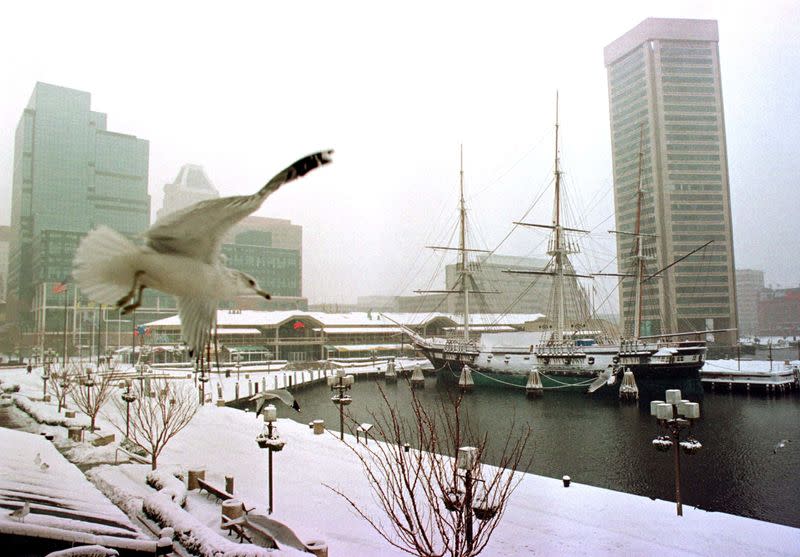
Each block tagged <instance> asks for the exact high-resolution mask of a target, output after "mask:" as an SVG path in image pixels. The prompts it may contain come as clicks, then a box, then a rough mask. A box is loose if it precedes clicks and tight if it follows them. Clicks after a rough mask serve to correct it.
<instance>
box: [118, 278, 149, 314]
mask: <svg viewBox="0 0 800 557" xmlns="http://www.w3.org/2000/svg"><path fill="white" fill-rule="evenodd" d="M142 275H144V271H136V274H135V275H133V288H131V291H130V292H128V294H127V295H126V296H125V297H124V298H122V299H121V300H119V301H118V302H117V307H120V306H122V310H121V312H122V315H127V314H129V313H130V312H132V311H133V310H135V309H136V308H138V307H139V306H141V305H142V292H143V291H144V289H145V286H144V285H143V284H139V279H140V278H141V277H142ZM125 302H130V303H129V304H125Z"/></svg>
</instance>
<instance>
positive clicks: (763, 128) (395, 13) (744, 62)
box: [0, 0, 800, 303]
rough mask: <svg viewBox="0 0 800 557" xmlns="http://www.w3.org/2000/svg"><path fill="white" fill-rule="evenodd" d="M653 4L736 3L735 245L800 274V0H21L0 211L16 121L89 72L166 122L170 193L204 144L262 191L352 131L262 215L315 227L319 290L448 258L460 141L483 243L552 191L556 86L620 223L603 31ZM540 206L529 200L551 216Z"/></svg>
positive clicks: (725, 58) (128, 103)
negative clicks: (436, 251)
mask: <svg viewBox="0 0 800 557" xmlns="http://www.w3.org/2000/svg"><path fill="white" fill-rule="evenodd" d="M123 6H124V7H123ZM647 17H683V18H700V19H716V20H718V22H719V31H720V45H719V47H720V57H721V64H722V82H723V83H722V85H723V96H724V103H725V121H726V130H727V139H728V157H729V171H730V188H731V198H732V211H733V221H734V222H733V224H734V244H735V257H736V265H737V267H739V268H756V269H763V270H764V271H765V272H766V280H767V283H768V284H773V285H777V284H780V285H783V286H798V285H800V247H798V241H799V239H800V157H799V156H798V148H800V6H798V3H797V2H796V1H793V0H786V1H770V0H762V1H759V2H735V1H719V2H713V1H697V0H695V1H675V0H672V1H670V2H663V1H662V2H648V1H643V0H637V1H624V2H574V1H559V2H552V3H547V4H545V3H541V2H501V1H494V2H482V3H473V2H435V1H433V0H429V1H426V2H411V1H404V2H394V3H389V2H303V1H296V2H283V3H278V2H224V3H223V2H217V3H212V4H209V3H203V2H190V3H189V2H187V3H181V2H147V1H143V2H136V3H129V2H128V3H117V2H80V3H75V2H53V3H50V2H36V1H29V2H14V3H13V4H12V3H8V2H7V3H4V4H3V7H2V8H0V58H2V60H3V64H2V68H3V70H2V72H0V75H2V77H0V79H2V80H3V84H2V87H0V122H1V125H0V199H2V202H0V223H4V224H5V223H8V222H9V219H10V203H11V179H12V153H13V143H14V130H15V128H16V126H17V122H18V121H19V118H20V115H21V112H22V110H23V108H24V107H25V105H26V103H27V102H28V99H29V97H30V94H31V92H32V90H33V87H34V84H35V82H36V81H44V82H49V83H53V84H57V85H63V86H67V87H72V88H75V89H80V90H84V91H89V92H90V93H91V94H92V109H93V110H96V111H100V112H105V113H107V114H108V129H109V130H111V131H115V132H120V133H128V134H133V135H136V136H138V137H140V138H144V139H147V140H149V142H150V177H149V184H150V194H151V195H152V199H153V213H155V209H157V208H159V207H160V206H161V202H162V197H163V186H164V184H165V183H167V182H170V181H172V180H173V179H174V177H175V176H176V174H177V172H178V169H179V168H180V167H181V165H183V164H186V163H196V164H201V165H203V166H204V167H205V169H206V172H207V173H208V175H209V177H210V178H211V180H212V181H213V182H214V184H215V185H216V187H217V188H218V189H219V190H220V192H221V193H222V194H223V195H231V194H243V193H251V192H254V191H256V190H257V189H258V188H259V187H260V186H261V185H262V183H263V182H264V181H265V180H266V179H268V178H269V177H270V176H272V174H274V173H275V172H276V171H277V170H279V169H280V168H282V167H284V166H285V165H286V164H288V163H290V162H292V161H293V160H295V159H296V158H298V157H299V156H301V155H304V154H306V153H308V152H311V151H315V150H318V149H324V148H334V149H335V150H336V155H335V162H334V164H333V165H330V166H328V167H326V168H324V169H322V170H319V171H317V172H315V173H314V174H313V175H312V176H310V177H308V178H306V179H304V180H302V181H299V182H296V183H293V184H291V185H289V186H287V187H286V188H285V189H282V190H281V191H279V192H278V193H277V194H275V195H274V196H273V197H271V198H270V199H269V200H268V201H267V202H266V203H265V205H264V207H262V209H261V210H260V211H259V213H258V214H259V215H263V216H270V217H277V218H287V219H290V220H291V221H292V222H294V223H296V224H300V225H302V226H303V236H304V255H303V294H304V295H305V296H307V297H308V298H309V299H310V301H311V302H312V303H314V302H322V301H326V302H335V301H338V302H350V301H355V298H356V296H358V295H369V294H386V295H395V294H404V293H409V292H410V290H413V289H414V288H419V287H425V286H426V284H427V280H428V278H429V277H428V276H427V275H429V274H430V273H431V271H432V269H433V268H434V267H435V265H436V262H437V261H438V258H439V255H435V256H429V255H428V254H423V250H424V248H423V246H425V245H429V244H432V243H443V242H446V241H447V240H448V238H449V236H448V234H449V228H448V226H449V225H450V224H452V223H453V222H454V219H455V218H456V203H457V194H458V193H457V192H458V166H459V145H460V144H462V143H463V145H464V170H465V184H466V189H467V197H468V203H469V206H470V210H471V213H470V215H471V218H472V219H473V221H474V222H475V224H476V230H477V231H478V233H477V235H476V238H475V241H476V242H477V243H479V244H482V246H481V247H489V248H493V247H494V246H495V245H496V244H497V243H498V242H499V241H500V240H502V239H503V238H504V237H505V236H506V234H507V232H508V231H509V229H510V223H511V222H512V221H513V220H518V219H519V218H520V217H521V216H522V213H523V212H524V210H525V209H526V208H527V207H528V206H529V205H530V203H531V202H532V201H533V199H534V198H535V197H536V196H537V195H538V194H539V193H540V192H541V190H542V188H543V187H544V185H545V184H546V183H547V181H548V179H549V177H550V173H551V172H552V157H553V152H552V151H553V149H552V136H553V117H554V104H555V101H554V99H555V92H556V90H557V89H558V90H559V94H560V106H561V108H560V113H561V125H562V126H561V130H562V140H563V142H562V145H563V149H562V161H563V166H564V170H565V171H566V173H567V174H566V176H567V183H568V185H569V186H570V187H571V188H572V190H571V191H572V198H573V204H574V205H575V207H576V212H577V214H578V215H583V216H584V218H583V221H584V222H583V224H584V225H586V226H590V227H593V228H594V227H597V229H598V230H606V229H607V228H610V226H607V225H609V224H610V223H612V222H613V218H611V219H610V220H608V221H606V222H605V223H604V221H605V219H608V218H609V217H611V215H612V197H611V196H612V193H611V151H610V146H609V135H610V133H609V125H608V98H607V83H606V71H605V67H604V65H603V47H604V46H606V45H607V44H608V43H610V42H612V41H613V40H615V39H616V38H617V37H619V36H620V35H622V34H623V33H625V32H626V31H628V30H629V29H631V28H632V27H634V26H636V25H637V24H638V23H639V22H641V21H642V20H643V19H645V18H647ZM541 205H542V208H541V209H538V208H537V209H536V210H535V211H534V213H533V214H532V215H530V216H529V218H528V220H532V221H536V220H539V221H542V220H544V221H547V220H548V218H549V206H550V204H549V203H547V204H541ZM517 236H519V238H517ZM538 242H539V240H538V239H536V237H534V236H530V235H528V236H526V235H525V234H515V235H514V236H512V238H511V239H509V240H508V241H507V242H506V243H505V244H504V245H503V246H502V248H501V249H500V250H499V252H498V253H507V254H514V255H534V254H535V253H533V252H534V251H535V248H536V247H537V246H538ZM601 243H602V242H601ZM604 245H608V242H605V244H604ZM603 256H604V257H606V259H608V256H609V254H608V253H605V254H603ZM433 258H436V259H433ZM265 286H266V287H267V288H268V287H269V285H265ZM442 286H443V285H442V284H439V285H438V286H437V287H439V288H441V287H442Z"/></svg>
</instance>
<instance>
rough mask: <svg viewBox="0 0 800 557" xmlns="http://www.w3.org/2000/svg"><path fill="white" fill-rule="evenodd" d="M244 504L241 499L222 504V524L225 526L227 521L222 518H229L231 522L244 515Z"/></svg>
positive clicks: (228, 500)
mask: <svg viewBox="0 0 800 557" xmlns="http://www.w3.org/2000/svg"><path fill="white" fill-rule="evenodd" d="M242 507H243V505H242V502H241V501H240V500H239V499H227V500H226V501H223V502H222V516H221V517H220V519H219V520H220V523H221V525H222V526H224V525H225V520H224V519H223V518H222V517H227V518H229V519H230V520H236V519H237V518H240V517H242V516H243V515H244V509H243V508H242Z"/></svg>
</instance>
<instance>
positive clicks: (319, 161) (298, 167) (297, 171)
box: [257, 149, 333, 201]
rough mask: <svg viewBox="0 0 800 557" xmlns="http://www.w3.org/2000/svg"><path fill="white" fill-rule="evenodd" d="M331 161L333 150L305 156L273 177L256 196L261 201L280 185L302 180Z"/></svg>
mask: <svg viewBox="0 0 800 557" xmlns="http://www.w3.org/2000/svg"><path fill="white" fill-rule="evenodd" d="M331 161H333V149H327V150H325V151H318V152H316V153H312V154H310V155H306V156H305V157H303V158H302V159H299V160H296V161H295V162H293V163H292V164H290V165H289V166H287V167H286V168H284V169H283V170H281V171H280V172H278V173H277V174H276V175H275V176H273V177H272V179H271V180H270V181H269V182H267V183H266V185H264V187H263V188H261V190H259V192H258V194H257V195H258V196H259V197H260V198H261V199H262V201H263V199H265V198H266V197H267V196H268V195H270V194H271V193H272V192H274V191H275V190H277V189H278V188H279V187H281V186H282V185H284V184H288V183H289V182H292V181H294V180H297V179H298V178H302V177H303V176H305V175H306V174H308V173H309V172H311V171H312V170H314V169H315V168H319V167H320V166H325V165H326V164H328V163H329V162H331Z"/></svg>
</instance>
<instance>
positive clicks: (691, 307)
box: [604, 18, 737, 344]
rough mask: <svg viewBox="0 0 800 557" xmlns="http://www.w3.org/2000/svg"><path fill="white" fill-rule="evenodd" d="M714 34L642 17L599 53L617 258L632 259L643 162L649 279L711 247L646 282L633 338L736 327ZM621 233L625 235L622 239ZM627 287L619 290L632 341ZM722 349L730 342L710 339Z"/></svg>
mask: <svg viewBox="0 0 800 557" xmlns="http://www.w3.org/2000/svg"><path fill="white" fill-rule="evenodd" d="M718 41H719V33H718V29H717V22H716V21H712V20H689V19H655V18H650V19H646V20H644V21H643V22H642V23H640V24H639V25H637V26H636V27H634V28H633V29H631V30H630V31H628V32H627V33H626V34H624V35H623V36H621V37H620V38H618V39H617V40H615V41H614V42H613V43H611V44H609V45H608V46H607V47H606V48H605V51H604V54H605V65H606V69H607V71H608V96H609V109H610V122H611V147H612V157H613V171H614V204H615V213H616V228H617V230H618V231H620V232H622V234H619V235H618V236H617V253H618V254H619V257H620V259H621V260H622V259H623V258H626V257H628V255H629V254H630V253H631V251H632V246H633V240H634V236H633V235H632V234H631V233H632V232H634V223H635V222H636V212H637V211H636V207H637V189H638V184H639V152H640V137H641V138H642V140H643V141H642V152H643V154H644V157H643V164H642V169H641V183H642V190H643V192H644V200H643V207H642V213H641V233H642V234H646V235H649V236H645V237H644V241H645V244H644V245H645V246H646V250H645V252H646V254H652V255H653V256H654V257H655V259H654V261H652V263H651V268H650V269H649V270H650V271H651V272H655V271H658V270H660V269H663V268H665V267H666V266H667V265H670V264H672V263H673V262H674V261H676V260H677V259H678V258H680V257H682V256H683V255H685V254H687V253H689V252H690V251H692V250H693V249H695V248H698V247H700V246H701V245H703V244H704V243H706V242H708V241H709V240H713V244H711V245H710V246H708V247H707V248H705V249H704V250H703V251H702V252H699V253H697V254H695V255H692V256H690V257H689V258H687V259H686V260H685V261H683V262H682V263H681V264H679V265H676V266H674V267H672V268H671V269H670V270H669V271H667V272H665V273H663V274H662V275H661V278H659V279H657V280H655V279H654V280H650V281H648V283H647V285H646V286H645V287H644V302H643V306H642V314H643V327H642V329H643V332H645V334H647V332H649V333H650V334H658V333H660V332H676V331H685V330H702V329H706V328H715V329H727V328H735V327H736V326H737V315H736V289H735V278H734V269H735V266H734V259H733V236H732V231H731V208H730V192H729V186H728V156H727V148H726V139H725V116H724V111H723V103H722V82H721V78H720V60H719V48H718ZM625 233H627V234H625ZM634 290H635V289H634V281H633V279H625V280H624V281H623V284H622V288H621V289H620V307H621V316H622V320H623V322H624V327H625V331H626V333H627V334H630V333H631V332H632V323H633V311H634V303H633V299H634ZM717 338H718V340H720V343H726V344H732V343H733V341H734V339H735V338H736V337H735V333H730V334H721V335H717Z"/></svg>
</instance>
